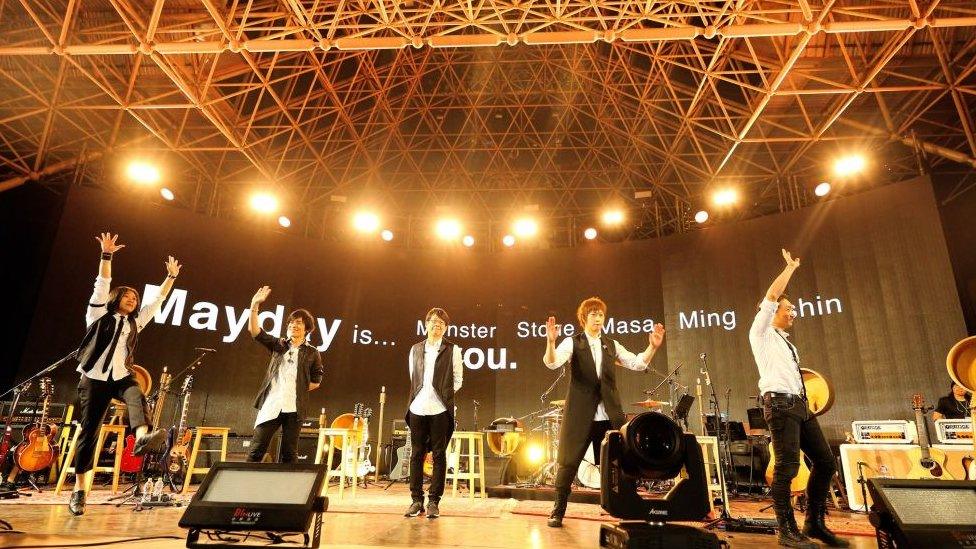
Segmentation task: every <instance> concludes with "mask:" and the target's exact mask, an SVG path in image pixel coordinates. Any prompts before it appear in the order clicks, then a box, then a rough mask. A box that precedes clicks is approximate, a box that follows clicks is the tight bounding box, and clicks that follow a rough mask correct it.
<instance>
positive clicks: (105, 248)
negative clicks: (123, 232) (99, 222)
mask: <svg viewBox="0 0 976 549" xmlns="http://www.w3.org/2000/svg"><path fill="white" fill-rule="evenodd" d="M118 238H119V235H117V234H115V235H113V234H112V233H101V234H100V235H99V236H96V237H95V240H96V241H98V243H99V245H101V247H102V253H108V254H114V253H115V252H117V251H119V250H121V249H122V248H125V244H116V243H115V241H116V240H118Z"/></svg>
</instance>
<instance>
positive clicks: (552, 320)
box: [546, 316, 559, 344]
mask: <svg viewBox="0 0 976 549" xmlns="http://www.w3.org/2000/svg"><path fill="white" fill-rule="evenodd" d="M558 331H559V330H558V329H557V328H556V317H554V316H550V317H549V319H548V320H546V339H547V340H549V343H552V344H555V343H556V336H558V335H559V334H558V333H556V332H558Z"/></svg>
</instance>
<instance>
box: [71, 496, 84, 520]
mask: <svg viewBox="0 0 976 549" xmlns="http://www.w3.org/2000/svg"><path fill="white" fill-rule="evenodd" d="M68 511H70V512H71V514H72V515H74V516H76V517H77V516H79V515H84V514H85V491H84V490H76V491H74V492H71V499H70V500H68Z"/></svg>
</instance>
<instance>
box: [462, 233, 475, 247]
mask: <svg viewBox="0 0 976 549" xmlns="http://www.w3.org/2000/svg"><path fill="white" fill-rule="evenodd" d="M461 243H462V244H464V245H465V246H467V247H468V248H470V247H471V246H474V237H473V236H471V235H465V236H464V238H462V239H461Z"/></svg>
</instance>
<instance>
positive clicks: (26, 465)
mask: <svg viewBox="0 0 976 549" xmlns="http://www.w3.org/2000/svg"><path fill="white" fill-rule="evenodd" d="M40 388H41V397H42V398H43V399H44V404H43V405H42V408H41V419H40V421H38V422H37V423H32V424H30V425H28V426H27V427H24V440H23V442H21V443H20V444H18V445H17V448H16V449H15V450H14V458H15V460H16V461H17V466H18V467H20V469H21V470H22V471H27V472H28V473H36V472H37V471H41V470H43V469H47V468H48V467H50V466H51V464H52V463H54V460H55V459H57V457H58V447H57V445H56V444H55V440H57V436H58V427H57V425H53V424H49V423H48V421H47V409H48V406H49V405H50V404H51V395H53V394H54V386H53V384H52V383H51V378H49V377H42V378H41V383H40Z"/></svg>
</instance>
